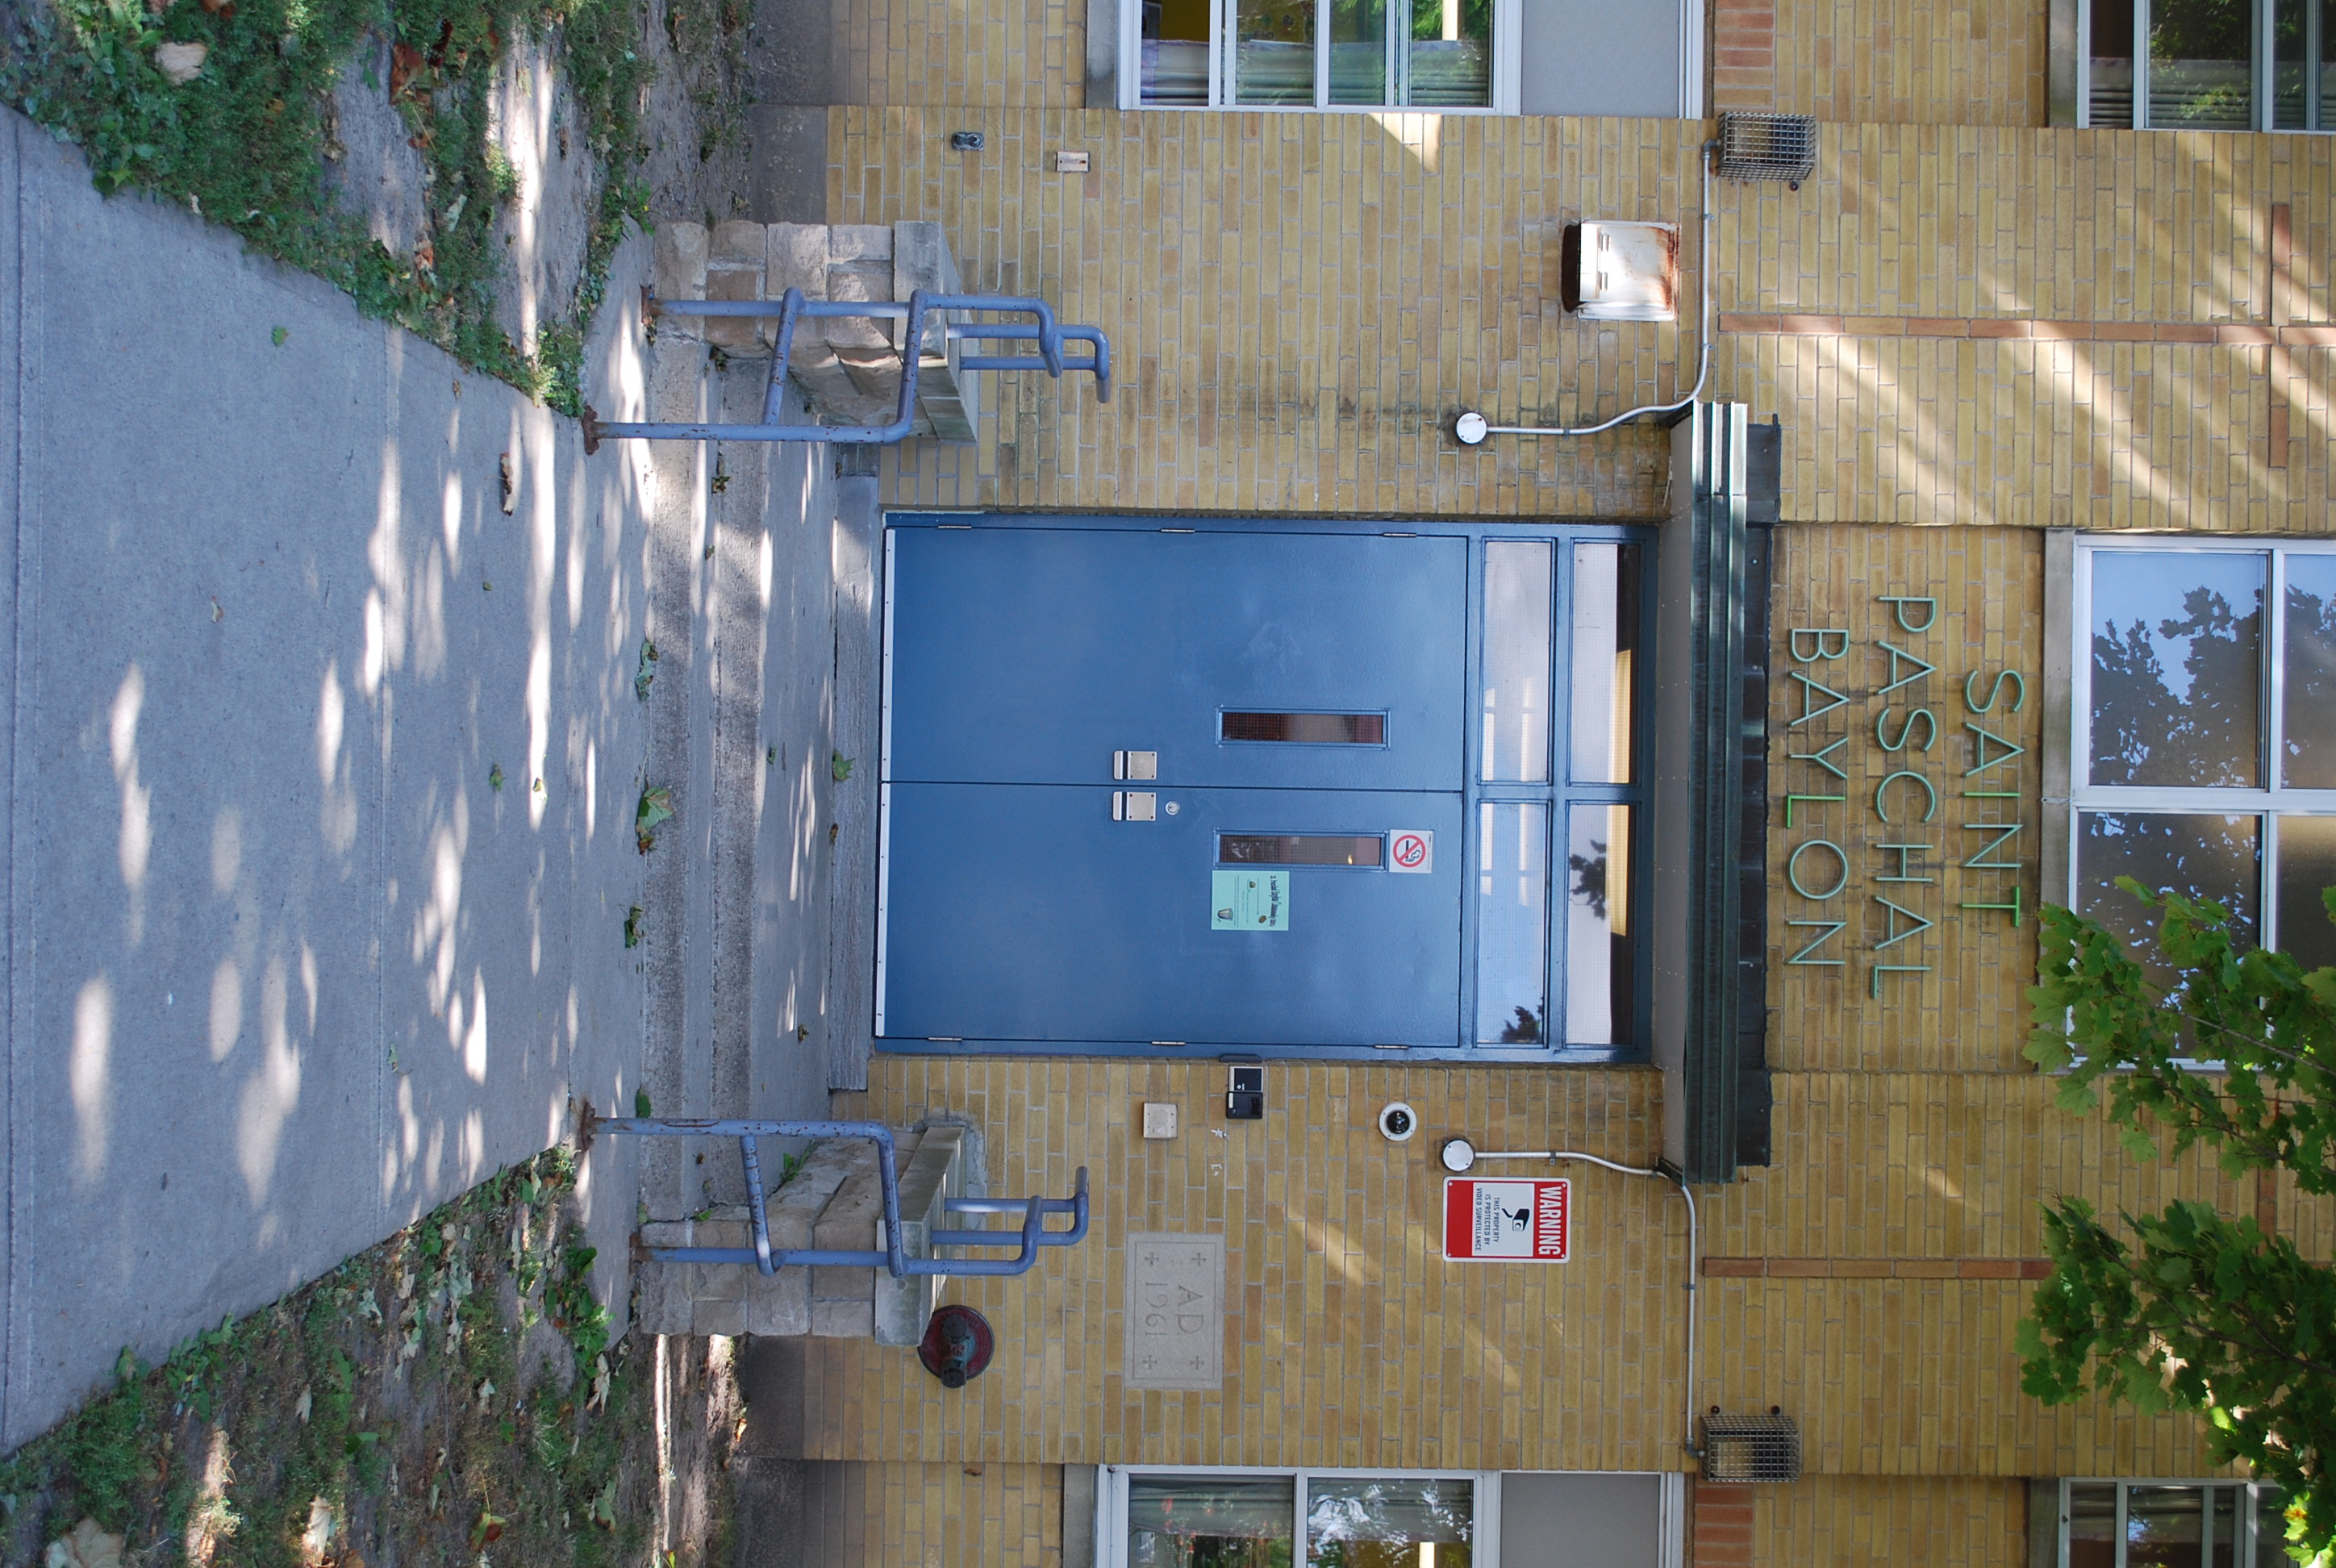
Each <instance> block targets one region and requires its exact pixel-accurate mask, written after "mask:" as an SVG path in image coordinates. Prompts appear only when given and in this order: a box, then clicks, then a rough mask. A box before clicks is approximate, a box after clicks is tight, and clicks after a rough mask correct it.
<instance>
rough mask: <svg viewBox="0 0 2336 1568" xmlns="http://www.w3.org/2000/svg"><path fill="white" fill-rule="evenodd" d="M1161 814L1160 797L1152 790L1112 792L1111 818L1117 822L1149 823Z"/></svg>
mask: <svg viewBox="0 0 2336 1568" xmlns="http://www.w3.org/2000/svg"><path fill="white" fill-rule="evenodd" d="M1159 815H1160V797H1159V796H1158V795H1156V794H1153V792H1152V791H1150V790H1114V791H1112V792H1111V820H1112V821H1114V822H1115V823H1148V822H1152V821H1153V820H1155V819H1156V818H1157V817H1158V816H1159Z"/></svg>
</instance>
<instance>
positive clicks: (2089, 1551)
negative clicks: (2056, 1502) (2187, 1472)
mask: <svg viewBox="0 0 2336 1568" xmlns="http://www.w3.org/2000/svg"><path fill="white" fill-rule="evenodd" d="M2280 1511H2281V1493H2280V1489H2279V1488H2278V1487H2276V1486H2267V1485H2260V1484H2249V1483H2245V1482H2235V1483H2234V1482H2227V1481H2224V1482H2214V1481H2063V1482H2061V1483H2060V1520H2059V1562H2060V1563H2062V1564H2063V1565H2064V1568H2144V1564H2147V1565H2149V1568H2288V1565H2289V1564H2290V1563H2292V1562H2295V1561H2298V1559H2293V1558H2291V1557H2290V1556H2289V1555H2288V1553H2287V1550H2286V1545H2285V1535H2286V1529H2285V1524H2284V1522H2283V1521H2282V1519H2281V1517H2280Z"/></svg>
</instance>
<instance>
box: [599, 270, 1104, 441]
mask: <svg viewBox="0 0 2336 1568" xmlns="http://www.w3.org/2000/svg"><path fill="white" fill-rule="evenodd" d="M937 310H939V311H951V310H955V311H979V312H986V313H988V314H992V315H1014V316H1028V317H1033V319H1032V320H1031V321H1028V322H1011V321H991V322H968V323H966V324H964V325H961V326H950V327H949V328H948V329H947V330H948V331H949V333H950V334H951V335H952V336H956V337H958V338H960V339H965V338H974V339H979V340H984V341H1007V342H1018V343H1030V342H1036V343H1037V346H1038V352H1037V355H1036V356H1035V357H1034V356H1032V355H1024V354H1005V355H1000V354H974V355H962V356H960V357H959V360H958V368H959V369H960V370H1029V369H1038V370H1043V371H1045V372H1046V374H1047V375H1051V376H1055V377H1056V378H1057V379H1059V378H1060V377H1061V376H1062V374H1063V373H1064V372H1065V371H1066V370H1083V371H1085V372H1086V373H1087V374H1089V375H1093V376H1094V377H1095V401H1096V402H1098V403H1109V402H1110V401H1111V340H1110V339H1109V338H1108V337H1106V336H1104V333H1103V329H1102V328H1101V327H1095V326H1061V325H1058V324H1057V323H1056V320H1055V312H1054V310H1053V308H1052V307H1050V306H1048V305H1047V303H1046V301H1045V300H1043V299H1037V298H1033V297H1026V296H1022V295H1015V294H930V293H927V292H926V291H925V290H924V289H921V288H920V289H918V290H917V291H916V292H915V293H913V294H911V295H910V296H909V300H908V303H907V304H905V305H897V304H885V303H879V302H874V301H861V300H828V299H812V298H809V297H806V296H805V295H804V294H803V290H802V289H800V288H790V289H788V290H787V291H786V292H785V293H784V294H783V295H781V296H780V297H778V298H776V299H659V298H657V297H656V296H654V295H652V294H651V293H649V291H648V290H647V289H646V288H644V289H643V290H641V313H642V316H643V317H644V318H646V319H647V320H651V321H654V320H656V319H657V317H659V316H665V315H673V316H719V317H777V318H778V324H779V325H778V328H777V330H776V332H775V333H774V334H773V344H772V352H771V377H770V381H769V382H768V384H767V385H765V386H764V390H763V418H762V422H761V423H760V424H669V423H657V422H650V423H640V422H624V421H609V420H603V419H602V418H601V417H600V415H599V413H598V412H597V411H596V410H594V409H593V408H592V406H591V405H590V404H586V405H585V409H584V450H585V452H586V453H588V454H589V453H595V452H598V451H599V450H600V443H601V442H603V441H606V440H611V439H613V440H619V441H832V442H837V443H843V444H846V445H857V446H889V445H891V443H894V442H898V441H905V440H906V439H908V435H909V433H910V431H911V430H913V429H914V428H915V427H916V423H917V368H918V365H919V363H920V361H921V360H922V358H923V354H922V351H921V345H922V344H923V342H924V336H925V321H926V318H927V317H929V316H930V315H931V314H932V313H933V312H934V311H937ZM846 317H852V318H866V317H873V318H876V319H880V320H891V321H906V322H907V323H908V330H907V332H906V334H905V335H904V336H902V338H901V340H900V341H901V345H902V346H901V349H900V402H899V404H897V406H896V408H895V411H894V416H893V419H892V423H891V424H780V423H779V414H780V411H781V409H782V408H783V407H784V403H785V398H786V385H787V355H788V354H789V352H790V351H791V350H792V348H793V344H794V332H795V325H796V323H798V322H801V321H805V320H822V319H828V320H832V319H841V318H846ZM1066 341H1068V342H1073V343H1084V344H1085V345H1087V347H1088V352H1087V357H1086V358H1085V359H1066V358H1065V357H1064V356H1063V345H1064V343H1065V342H1066Z"/></svg>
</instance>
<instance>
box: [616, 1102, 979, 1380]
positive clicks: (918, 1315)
mask: <svg viewBox="0 0 2336 1568" xmlns="http://www.w3.org/2000/svg"><path fill="white" fill-rule="evenodd" d="M893 1137H894V1150H895V1154H896V1158H897V1160H898V1165H897V1172H898V1176H899V1182H900V1228H901V1243H902V1246H903V1248H904V1249H905V1250H906V1251H908V1253H909V1254H910V1256H911V1257H926V1256H930V1251H931V1247H930V1241H929V1240H928V1238H929V1237H930V1235H931V1234H932V1232H934V1231H936V1230H946V1229H951V1228H954V1227H953V1226H952V1225H951V1224H950V1222H949V1214H948V1212H947V1210H946V1208H945V1206H944V1205H945V1203H946V1201H947V1200H948V1199H949V1198H951V1197H959V1196H980V1195H982V1194H983V1193H984V1192H985V1190H986V1189H985V1185H984V1183H983V1181H982V1177H981V1173H980V1170H979V1161H980V1154H981V1149H980V1139H979V1137H978V1135H976V1134H974V1133H973V1132H972V1131H971V1130H970V1129H968V1128H966V1127H964V1126H960V1125H949V1124H942V1125H928V1126H925V1127H921V1128H914V1129H907V1130H902V1131H899V1132H896V1133H895V1134H894V1135H893ZM764 1219H765V1222H766V1223H767V1225H768V1227H769V1231H770V1238H771V1245H772V1246H773V1247H774V1249H790V1248H800V1247H821V1248H829V1249H834V1250H838V1251H842V1250H852V1251H866V1250H871V1249H875V1250H881V1249H882V1248H883V1246H884V1244H885V1241H884V1219H883V1187H882V1183H881V1179H880V1177H879V1175H878V1174H877V1164H876V1145H875V1144H871V1143H869V1142H867V1141H865V1140H863V1139H859V1138H834V1139H829V1140H827V1141H825V1142H822V1143H820V1144H814V1145H813V1147H812V1148H811V1150H810V1151H809V1153H808V1154H807V1155H806V1156H805V1158H804V1160H803V1164H802V1165H801V1166H800V1167H799V1168H798V1169H797V1170H796V1171H795V1173H794V1174H793V1176H792V1177H790V1178H789V1179H788V1181H787V1182H786V1183H784V1185H782V1186H781V1187H779V1188H778V1189H777V1190H776V1191H774V1192H772V1193H769V1194H768V1195H767V1196H766V1198H765V1200H764ZM640 1242H641V1244H642V1245H643V1246H645V1247H751V1246H753V1245H754V1228H753V1224H752V1222H751V1219H750V1217H749V1213H748V1211H747V1208H746V1206H745V1204H744V1203H724V1204H717V1205H715V1206H712V1207H710V1208H708V1209H706V1210H705V1211H703V1212H701V1213H698V1214H696V1215H695V1216H693V1217H691V1218H689V1219H686V1220H652V1221H649V1222H647V1223H645V1224H643V1225H642V1227H641V1232H640ZM940 1285H941V1280H940V1277H939V1276H921V1277H911V1278H909V1279H905V1280H895V1279H893V1278H892V1277H891V1274H890V1273H889V1272H887V1271H884V1270H882V1269H880V1268H869V1269H844V1268H824V1267H823V1268H815V1269H813V1268H803V1267H792V1268H782V1269H780V1270H779V1271H777V1272H776V1273H775V1274H772V1275H767V1276H766V1275H764V1273H763V1272H762V1271H760V1270H759V1269H756V1268H754V1266H753V1265H751V1264H725V1263H653V1262H645V1263H643V1264H642V1265H641V1266H640V1271H639V1297H638V1303H637V1308H636V1310H637V1314H638V1321H639V1323H640V1326H641V1327H642V1328H643V1329H647V1331H648V1332H650V1333H653V1334H725V1335H738V1334H759V1335H806V1334H807V1335H814V1336H818V1337H821V1338H826V1339H875V1340H876V1341H877V1342H878V1343H880V1344H886V1345H914V1344H916V1343H918V1342H919V1341H920V1340H921V1339H923V1338H924V1333H925V1325H926V1323H927V1321H928V1320H930V1318H931V1316H932V1310H933V1308H934V1306H935V1305H936V1303H937V1302H938V1300H939V1290H940Z"/></svg>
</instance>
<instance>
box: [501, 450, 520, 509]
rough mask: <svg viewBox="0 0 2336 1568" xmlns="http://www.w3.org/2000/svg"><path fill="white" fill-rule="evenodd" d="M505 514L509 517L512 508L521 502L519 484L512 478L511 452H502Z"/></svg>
mask: <svg viewBox="0 0 2336 1568" xmlns="http://www.w3.org/2000/svg"><path fill="white" fill-rule="evenodd" d="M501 466H502V476H503V515H504V516H505V517H509V516H510V515H511V508H512V507H514V506H516V505H518V504H519V486H518V485H517V484H516V483H515V482H513V481H512V479H511V453H508V452H506V453H503V454H502V464H501Z"/></svg>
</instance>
